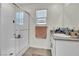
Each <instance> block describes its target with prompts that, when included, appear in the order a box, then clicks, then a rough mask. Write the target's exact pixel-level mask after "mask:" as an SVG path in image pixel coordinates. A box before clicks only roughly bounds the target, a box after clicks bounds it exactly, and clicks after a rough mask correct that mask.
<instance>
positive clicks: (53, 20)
mask: <svg viewBox="0 0 79 59" xmlns="http://www.w3.org/2000/svg"><path fill="white" fill-rule="evenodd" d="M20 7H21V8H23V9H24V10H26V11H28V12H29V13H30V15H31V17H30V35H29V37H30V40H29V42H30V46H31V47H38V48H45V49H49V48H50V29H53V27H55V26H62V22H63V21H62V20H63V17H62V16H63V13H62V10H63V8H62V7H63V4H27V5H23V6H22V5H20ZM36 9H47V10H48V18H47V25H46V26H48V29H47V30H48V31H47V38H46V39H43V40H41V39H37V38H36V37H35V26H36V21H35V20H36V18H35V12H36Z"/></svg>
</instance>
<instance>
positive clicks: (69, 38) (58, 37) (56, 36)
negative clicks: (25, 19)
mask: <svg viewBox="0 0 79 59" xmlns="http://www.w3.org/2000/svg"><path fill="white" fill-rule="evenodd" d="M53 38H54V39H55V40H65V41H79V38H77V37H76V36H75V37H72V36H68V35H66V34H61V33H55V34H53Z"/></svg>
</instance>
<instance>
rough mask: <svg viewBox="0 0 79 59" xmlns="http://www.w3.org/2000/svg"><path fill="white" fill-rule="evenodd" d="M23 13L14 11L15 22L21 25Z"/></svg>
mask: <svg viewBox="0 0 79 59" xmlns="http://www.w3.org/2000/svg"><path fill="white" fill-rule="evenodd" d="M23 18H24V13H23V12H16V24H18V25H23V22H24V20H23Z"/></svg>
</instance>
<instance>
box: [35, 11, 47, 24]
mask: <svg viewBox="0 0 79 59" xmlns="http://www.w3.org/2000/svg"><path fill="white" fill-rule="evenodd" d="M46 19H47V10H37V11H36V23H37V24H46Z"/></svg>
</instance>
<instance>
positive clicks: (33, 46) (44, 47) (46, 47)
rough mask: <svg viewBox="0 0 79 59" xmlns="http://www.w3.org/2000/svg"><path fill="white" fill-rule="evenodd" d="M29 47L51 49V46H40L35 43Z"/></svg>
mask: <svg viewBox="0 0 79 59" xmlns="http://www.w3.org/2000/svg"><path fill="white" fill-rule="evenodd" d="M29 47H34V48H42V49H51V48H50V47H40V46H34V45H30V46H29Z"/></svg>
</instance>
